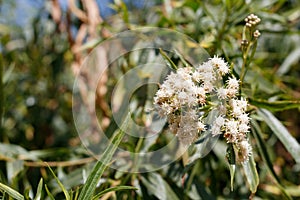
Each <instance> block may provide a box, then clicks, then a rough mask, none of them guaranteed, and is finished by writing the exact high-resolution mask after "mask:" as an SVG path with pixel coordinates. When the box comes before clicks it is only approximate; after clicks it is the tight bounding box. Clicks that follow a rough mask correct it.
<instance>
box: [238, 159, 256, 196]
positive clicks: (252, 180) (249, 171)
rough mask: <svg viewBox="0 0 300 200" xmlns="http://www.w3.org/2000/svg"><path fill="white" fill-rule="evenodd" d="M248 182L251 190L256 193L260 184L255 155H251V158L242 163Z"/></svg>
mask: <svg viewBox="0 0 300 200" xmlns="http://www.w3.org/2000/svg"><path fill="white" fill-rule="evenodd" d="M242 166H243V169H244V172H245V176H246V179H247V182H248V184H249V187H250V191H251V192H252V193H255V192H256V190H257V186H258V184H259V177H258V173H257V170H256V164H255V161H254V158H253V155H252V156H250V158H249V160H248V161H247V162H245V163H243V164H242Z"/></svg>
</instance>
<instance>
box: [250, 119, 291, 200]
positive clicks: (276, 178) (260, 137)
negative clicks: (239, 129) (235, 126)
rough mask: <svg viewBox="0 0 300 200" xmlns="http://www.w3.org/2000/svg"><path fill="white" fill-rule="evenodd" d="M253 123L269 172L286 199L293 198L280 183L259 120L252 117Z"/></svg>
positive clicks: (259, 148)
mask: <svg viewBox="0 0 300 200" xmlns="http://www.w3.org/2000/svg"><path fill="white" fill-rule="evenodd" d="M251 125H252V133H253V136H254V138H255V141H256V143H257V146H258V151H259V153H260V155H261V156H262V159H263V161H264V163H265V164H266V167H267V170H268V172H269V173H270V174H271V176H272V177H273V179H274V180H275V183H276V185H277V187H278V188H279V189H280V191H281V193H282V194H283V195H284V196H285V197H286V199H292V198H291V197H290V195H289V194H288V193H287V192H286V190H285V189H284V188H283V187H282V185H281V183H280V179H279V178H278V176H277V175H276V173H275V171H274V168H273V165H272V162H271V159H270V157H269V154H268V152H267V149H266V144H265V143H264V141H263V139H262V131H261V129H260V127H259V125H258V124H257V122H256V121H255V120H253V118H252V119H251Z"/></svg>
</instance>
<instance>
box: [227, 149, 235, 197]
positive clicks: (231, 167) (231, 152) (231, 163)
mask: <svg viewBox="0 0 300 200" xmlns="http://www.w3.org/2000/svg"><path fill="white" fill-rule="evenodd" d="M226 157H227V160H228V163H229V170H230V188H231V191H233V181H234V174H235V152H234V148H233V145H232V144H229V146H228V148H227V150H226Z"/></svg>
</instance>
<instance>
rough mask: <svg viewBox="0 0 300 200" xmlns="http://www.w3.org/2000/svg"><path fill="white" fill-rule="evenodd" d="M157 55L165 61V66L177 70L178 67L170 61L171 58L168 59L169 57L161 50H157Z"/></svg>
mask: <svg viewBox="0 0 300 200" xmlns="http://www.w3.org/2000/svg"><path fill="white" fill-rule="evenodd" d="M159 53H160V54H161V55H162V57H163V58H164V59H165V60H166V61H167V64H168V66H169V67H170V68H171V69H174V70H177V68H178V67H177V66H176V65H175V63H174V62H173V61H172V60H171V58H169V56H168V55H167V54H166V53H165V52H164V51H163V50H162V49H161V48H159Z"/></svg>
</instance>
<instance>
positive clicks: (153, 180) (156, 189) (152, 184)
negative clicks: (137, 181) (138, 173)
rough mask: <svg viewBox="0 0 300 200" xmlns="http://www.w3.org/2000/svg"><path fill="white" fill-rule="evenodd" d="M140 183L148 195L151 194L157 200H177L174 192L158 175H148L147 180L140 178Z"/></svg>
mask: <svg viewBox="0 0 300 200" xmlns="http://www.w3.org/2000/svg"><path fill="white" fill-rule="evenodd" d="M141 181H142V182H143V184H144V185H145V186H146V187H147V190H148V192H149V193H150V194H153V195H154V196H156V197H157V198H158V199H161V200H179V198H178V197H177V195H176V194H175V192H174V191H173V190H172V188H171V187H170V186H169V184H168V183H167V182H166V181H164V179H163V178H162V177H161V175H160V174H157V173H154V172H153V173H149V174H148V179H146V178H145V177H143V176H142V177H141Z"/></svg>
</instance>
